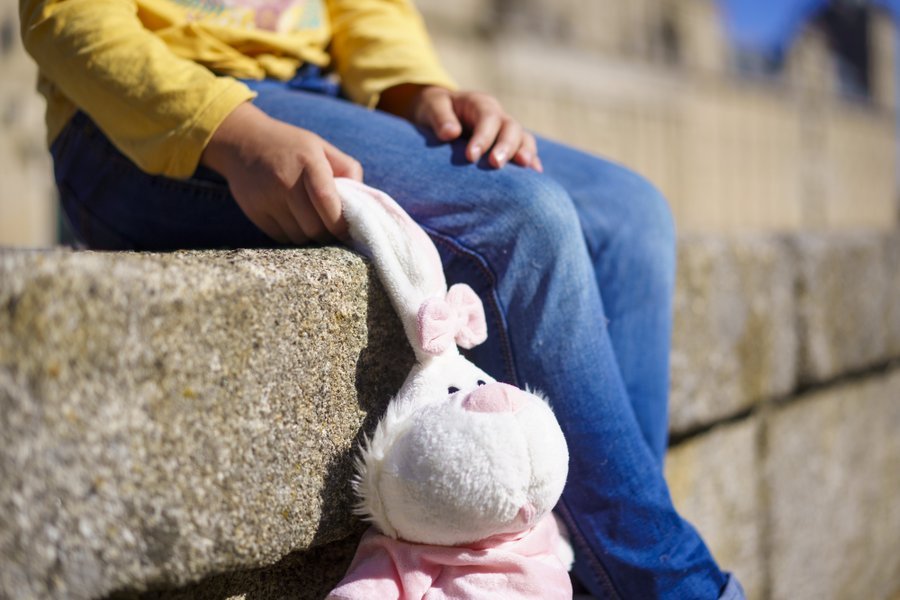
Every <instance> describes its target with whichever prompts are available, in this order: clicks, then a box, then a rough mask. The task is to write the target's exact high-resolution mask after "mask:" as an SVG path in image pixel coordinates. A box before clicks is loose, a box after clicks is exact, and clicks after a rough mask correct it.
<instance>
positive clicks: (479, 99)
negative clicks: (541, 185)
mask: <svg viewBox="0 0 900 600" xmlns="http://www.w3.org/2000/svg"><path fill="white" fill-rule="evenodd" d="M379 108H381V109H383V110H386V111H388V112H391V113H394V114H396V115H399V116H402V117H404V118H406V119H408V120H410V121H412V122H413V123H416V124H418V125H424V126H426V127H430V128H431V129H432V130H434V133H435V135H437V137H438V139H440V140H442V141H445V142H449V141H451V140H455V139H457V138H458V137H460V136H461V135H462V134H463V132H464V131H465V132H466V133H468V134H469V143H468V144H467V145H466V158H468V159H469V160H470V161H471V162H477V161H478V160H479V159H480V158H481V157H482V156H484V155H485V153H487V152H489V154H488V163H489V164H490V165H491V166H493V167H495V168H498V169H499V168H500V167H502V166H504V165H505V164H506V163H507V162H509V161H510V160H512V161H513V162H514V163H515V164H517V165H521V166H523V167H531V168H532V169H535V170H536V171H543V170H544V169H543V166H542V165H541V159H540V158H539V157H538V155H537V143H536V142H535V139H534V136H533V135H531V134H530V133H528V132H527V131H525V129H524V128H523V127H522V125H520V124H519V122H518V121H516V120H515V119H514V118H512V117H511V116H509V115H508V114H506V111H505V110H503V107H502V106H501V105H500V102H499V101H498V100H497V99H496V98H494V97H493V96H490V95H488V94H484V93H481V92H472V91H453V90H448V89H446V88H442V87H439V86H433V85H430V86H429V85H415V84H403V85H398V86H395V87H393V88H390V89H388V90H385V91H384V92H383V93H382V96H381V102H380V103H379Z"/></svg>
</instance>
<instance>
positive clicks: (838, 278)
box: [792, 233, 900, 383]
mask: <svg viewBox="0 0 900 600" xmlns="http://www.w3.org/2000/svg"><path fill="white" fill-rule="evenodd" d="M792 243H793V247H794V250H795V254H796V259H797V266H798V297H797V306H798V328H799V335H800V352H799V355H800V365H799V369H800V379H801V381H803V382H806V383H815V382H821V381H826V380H828V379H831V378H834V377H837V376H839V375H842V374H844V373H847V372H852V371H856V370H859V369H865V368H867V367H870V366H872V365H877V364H880V363H884V362H885V361H887V360H889V359H891V358H895V357H897V356H898V354H897V352H898V350H900V344H898V340H900V333H898V332H900V312H898V308H897V305H898V304H900V296H898V292H900V284H898V283H897V282H898V281H900V261H898V260H897V258H898V255H900V252H898V251H897V249H896V244H897V234H896V233H893V234H872V233H859V234H831V235H814V234H799V235H796V236H793V237H792Z"/></svg>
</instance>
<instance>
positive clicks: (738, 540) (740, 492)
mask: <svg viewBox="0 0 900 600" xmlns="http://www.w3.org/2000/svg"><path fill="white" fill-rule="evenodd" d="M758 438H759V423H758V420H757V419H756V418H755V417H754V418H749V419H745V420H743V421H741V422H739V423H737V424H732V425H726V426H721V427H717V428H715V429H713V430H712V431H710V432H707V433H705V434H703V435H701V436H698V437H695V438H693V439H691V440H690V441H688V442H685V443H683V444H679V445H678V446H676V447H675V448H673V449H672V450H670V451H669V454H668V456H667V457H666V480H667V481H668V482H669V489H670V491H671V493H672V499H673V501H674V502H675V507H676V508H677V509H678V512H679V513H680V514H681V515H682V516H684V517H685V518H686V519H688V521H690V522H691V523H692V524H693V525H694V526H695V527H696V528H697V530H698V531H699V532H700V534H701V535H702V536H703V539H704V540H705V541H706V543H707V545H708V546H709V548H710V550H711V551H712V553H713V555H714V556H715V557H716V560H717V561H718V562H719V564H720V566H721V567H722V568H723V569H726V570H729V571H732V572H733V573H735V575H736V576H737V577H738V579H739V580H740V582H741V584H742V585H743V586H744V590H745V591H746V592H747V597H748V598H750V599H751V600H757V599H761V598H763V597H764V596H763V593H764V557H763V546H762V538H761V532H762V527H763V521H762V518H763V515H762V502H761V498H760V493H759V488H758V482H759V472H760V470H759V453H758Z"/></svg>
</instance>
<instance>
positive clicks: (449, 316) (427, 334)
mask: <svg viewBox="0 0 900 600" xmlns="http://www.w3.org/2000/svg"><path fill="white" fill-rule="evenodd" d="M417 324H418V334H419V347H420V348H421V349H422V350H423V351H425V352H427V353H428V354H431V355H435V356H436V355H438V354H443V353H444V352H445V351H446V350H447V349H448V348H451V347H453V346H459V347H461V348H466V349H468V348H474V347H475V346H477V345H478V344H480V343H481V342H483V341H484V340H486V339H487V323H486V322H485V319H484V307H483V306H482V304H481V299H479V298H478V295H477V294H476V293H475V292H474V291H473V290H472V288H470V287H469V286H468V285H466V284H464V283H457V284H456V285H453V286H451V287H450V289H449V290H448V291H447V295H446V296H445V297H444V298H440V297H434V298H429V299H427V300H426V301H425V302H423V303H422V306H421V307H420V308H419V314H418V320H417Z"/></svg>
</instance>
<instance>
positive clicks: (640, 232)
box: [586, 167, 676, 289]
mask: <svg viewBox="0 0 900 600" xmlns="http://www.w3.org/2000/svg"><path fill="white" fill-rule="evenodd" d="M606 176H607V178H609V177H612V179H613V181H612V182H611V183H610V185H612V186H614V187H615V189H616V190H617V191H618V193H620V194H622V202H621V204H620V209H619V210H618V211H616V213H615V214H614V215H613V219H612V221H611V222H610V223H609V224H608V225H607V226H606V227H605V231H604V232H603V234H602V235H603V236H604V237H605V238H606V239H601V240H596V241H595V242H594V243H592V241H591V239H590V238H591V233H590V232H586V236H587V237H588V240H589V241H588V244H589V246H591V247H592V250H593V248H594V247H602V248H603V250H605V251H611V252H612V253H613V254H614V255H616V256H617V257H618V260H619V263H620V268H621V269H628V270H639V272H641V273H643V274H645V275H647V276H649V278H651V279H653V280H655V281H657V283H658V284H660V285H662V286H665V287H666V288H667V289H670V288H671V287H672V285H673V284H674V279H675V262H676V230H675V221H674V219H673V217H672V211H671V209H670V207H669V203H668V201H667V200H666V199H665V197H664V196H663V195H662V194H661V193H660V191H659V190H658V189H657V188H656V187H655V186H654V185H653V184H652V183H650V182H649V181H647V180H646V179H645V178H643V177H642V176H640V175H638V174H636V173H634V172H633V171H630V170H628V169H626V168H624V167H618V169H617V171H616V172H615V173H614V174H613V175H612V176H611V175H610V174H609V173H607V174H606ZM601 251H602V250H601Z"/></svg>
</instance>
